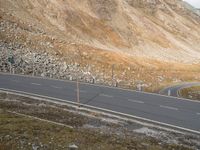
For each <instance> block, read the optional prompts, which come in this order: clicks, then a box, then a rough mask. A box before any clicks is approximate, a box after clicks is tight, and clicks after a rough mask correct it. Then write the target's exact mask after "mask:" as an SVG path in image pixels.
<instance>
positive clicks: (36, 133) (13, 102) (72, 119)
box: [0, 93, 188, 150]
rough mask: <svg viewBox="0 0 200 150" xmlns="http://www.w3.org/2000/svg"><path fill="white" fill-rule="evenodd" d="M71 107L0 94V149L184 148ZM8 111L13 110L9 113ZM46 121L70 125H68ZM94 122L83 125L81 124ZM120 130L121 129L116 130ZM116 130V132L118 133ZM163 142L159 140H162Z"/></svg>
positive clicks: (184, 149) (119, 149)
mask: <svg viewBox="0 0 200 150" xmlns="http://www.w3.org/2000/svg"><path fill="white" fill-rule="evenodd" d="M70 111H72V108H69V107H68V106H63V105H59V104H53V103H49V102H44V101H38V100H33V99H30V98H25V97H19V96H14V95H7V94H3V93H1V94H0V149H1V150H7V149H9V150H18V149H19V150H29V149H30V150H31V149H33V147H38V148H39V149H41V150H43V149H44V150H46V149H59V150H61V149H68V146H69V144H72V143H74V144H76V145H78V146H79V149H81V150H88V149H100V150H101V149H108V150H115V149H118V150H124V149H140V150H147V149H148V150H165V149H166V150H174V149H176V150H188V148H186V147H184V146H179V145H176V144H166V143H165V141H160V140H157V139H155V138H151V137H147V136H144V135H140V134H137V133H132V132H130V131H128V130H127V129H126V128H125V127H124V129H123V127H122V126H121V125H120V124H116V123H112V122H104V121H102V120H101V119H100V118H99V119H98V118H95V117H88V116H85V115H81V114H78V113H72V112H70ZM11 112H17V113H18V114H16V113H11ZM19 114H25V115H26V116H34V117H37V118H41V119H45V120H48V121H52V122H56V123H62V124H63V125H72V126H73V127H74V128H73V129H71V128H68V127H66V126H63V125H57V124H53V123H50V122H47V121H42V120H39V119H36V118H30V117H25V116H23V115H19ZM91 122H92V123H93V126H94V123H95V124H96V125H97V127H94V128H84V127H83V125H84V124H87V125H89V124H91ZM120 130H122V131H121V133H120V132H119V131H120ZM119 133H120V134H119ZM162 142H163V143H162Z"/></svg>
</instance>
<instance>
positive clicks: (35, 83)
mask: <svg viewBox="0 0 200 150" xmlns="http://www.w3.org/2000/svg"><path fill="white" fill-rule="evenodd" d="M31 84H32V85H38V86H39V85H41V84H39V83H31Z"/></svg>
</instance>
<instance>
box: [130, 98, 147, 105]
mask: <svg viewBox="0 0 200 150" xmlns="http://www.w3.org/2000/svg"><path fill="white" fill-rule="evenodd" d="M128 101H129V102H133V103H139V104H144V102H143V101H138V100H133V99H128Z"/></svg>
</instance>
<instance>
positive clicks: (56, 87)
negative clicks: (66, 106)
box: [51, 85, 62, 89]
mask: <svg viewBox="0 0 200 150" xmlns="http://www.w3.org/2000/svg"><path fill="white" fill-rule="evenodd" d="M51 87H52V88H55V89H62V87H59V86H54V85H51Z"/></svg>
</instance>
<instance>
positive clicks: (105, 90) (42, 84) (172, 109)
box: [0, 74, 200, 134]
mask: <svg viewBox="0 0 200 150" xmlns="http://www.w3.org/2000/svg"><path fill="white" fill-rule="evenodd" d="M0 88H3V89H10V90H17V91H23V92H28V93H33V94H39V95H42V96H48V97H52V98H59V99H63V100H66V101H73V102H76V82H71V81H60V80H51V79H42V78H33V77H25V76H17V75H7V74H0ZM80 102H81V103H83V104H87V105H90V106H95V107H99V108H104V109H108V110H112V111H116V112H120V113H125V114H129V115H134V116H138V117H142V118H146V119H150V120H153V121H158V122H161V123H166V124H170V125H173V126H177V127H181V128H185V129H189V130H192V131H194V132H197V133H198V134H199V133H200V103H199V102H195V101H189V100H184V99H178V98H173V97H167V96H162V95H156V94H148V93H142V92H136V91H131V90H123V89H117V88H110V87H104V86H97V85H89V84H84V83H80Z"/></svg>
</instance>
